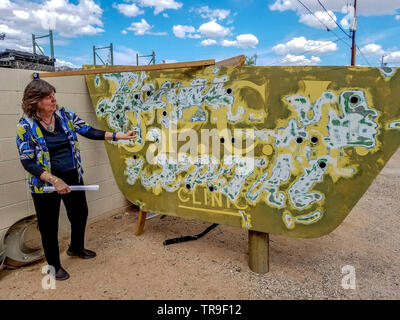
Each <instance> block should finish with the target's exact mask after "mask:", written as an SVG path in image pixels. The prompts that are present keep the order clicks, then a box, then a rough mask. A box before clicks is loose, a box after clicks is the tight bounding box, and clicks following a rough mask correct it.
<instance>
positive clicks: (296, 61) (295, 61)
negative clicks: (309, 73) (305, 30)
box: [280, 54, 321, 66]
mask: <svg viewBox="0 0 400 320" xmlns="http://www.w3.org/2000/svg"><path fill="white" fill-rule="evenodd" d="M320 62H321V59H320V58H319V57H315V56H311V59H308V58H306V57H305V56H295V55H291V54H287V55H286V56H285V58H283V59H282V60H281V61H280V64H283V65H295V66H316V65H317V64H318V63H320Z"/></svg>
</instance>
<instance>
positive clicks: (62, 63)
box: [55, 59, 81, 69]
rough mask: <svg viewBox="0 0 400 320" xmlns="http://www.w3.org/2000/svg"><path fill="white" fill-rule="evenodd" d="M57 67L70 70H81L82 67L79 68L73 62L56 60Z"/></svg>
mask: <svg viewBox="0 0 400 320" xmlns="http://www.w3.org/2000/svg"><path fill="white" fill-rule="evenodd" d="M55 66H56V67H68V68H73V69H79V68H81V66H77V65H75V64H73V63H72V62H69V61H64V60H61V59H56V63H55Z"/></svg>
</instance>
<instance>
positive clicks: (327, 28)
mask: <svg viewBox="0 0 400 320" xmlns="http://www.w3.org/2000/svg"><path fill="white" fill-rule="evenodd" d="M297 1H298V2H299V3H300V4H301V5H302V6H303V7H304V8H306V10H307V11H308V12H310V13H311V14H312V15H313V16H314V18H315V19H317V20H318V21H319V22H321V23H322V24H323V25H324V26H325V28H326V30H327V31H328V32H329V31H330V32H332V33H333V34H334V35H335V36H336V38H338V39H339V40H342V41H343V42H344V43H346V45H348V44H347V42H345V41H344V40H343V39H342V38H340V37H339V36H338V35H337V34H336V32H334V31H333V30H331V29H329V27H328V26H327V25H326V24H325V23H324V22H323V21H321V20H320V19H319V18H318V17H317V16H316V15H315V14H314V12H312V11H311V10H310V9H309V8H308V7H307V6H306V5H305V4H304V3H303V2H301V1H300V0H297Z"/></svg>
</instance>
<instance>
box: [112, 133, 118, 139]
mask: <svg viewBox="0 0 400 320" xmlns="http://www.w3.org/2000/svg"><path fill="white" fill-rule="evenodd" d="M112 139H113V141H117V133H116V132H113V136H112Z"/></svg>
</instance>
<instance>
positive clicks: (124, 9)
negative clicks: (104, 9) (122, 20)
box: [113, 3, 144, 17]
mask: <svg viewBox="0 0 400 320" xmlns="http://www.w3.org/2000/svg"><path fill="white" fill-rule="evenodd" d="M113 7H114V8H116V9H118V11H119V12H121V13H122V14H123V15H125V16H127V17H136V16H138V15H141V14H143V13H144V11H143V10H140V9H139V7H138V6H137V5H136V4H134V3H131V4H125V3H121V4H117V3H114V4H113Z"/></svg>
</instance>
